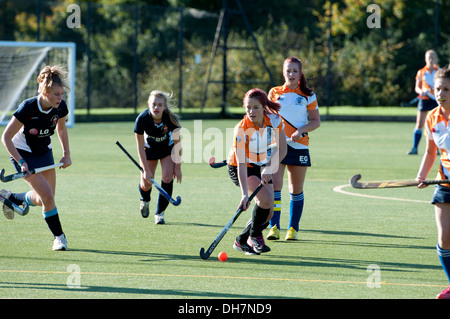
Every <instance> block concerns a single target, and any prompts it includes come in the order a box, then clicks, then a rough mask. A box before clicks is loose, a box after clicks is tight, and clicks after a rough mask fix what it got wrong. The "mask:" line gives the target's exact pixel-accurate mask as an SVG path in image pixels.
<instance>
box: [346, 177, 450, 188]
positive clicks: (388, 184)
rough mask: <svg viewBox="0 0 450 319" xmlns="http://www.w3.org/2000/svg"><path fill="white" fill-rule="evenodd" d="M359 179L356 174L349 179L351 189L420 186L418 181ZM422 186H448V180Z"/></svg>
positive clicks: (428, 182) (435, 181)
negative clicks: (364, 180)
mask: <svg viewBox="0 0 450 319" xmlns="http://www.w3.org/2000/svg"><path fill="white" fill-rule="evenodd" d="M360 179H361V174H356V175H354V176H353V177H352V178H351V179H350V185H352V187H353V188H360V189H375V188H396V187H409V186H417V185H419V184H420V182H418V181H386V182H358V181H359V180H360ZM422 183H423V184H424V185H432V184H450V180H447V179H442V180H428V181H423V182H422Z"/></svg>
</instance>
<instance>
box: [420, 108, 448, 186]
mask: <svg viewBox="0 0 450 319" xmlns="http://www.w3.org/2000/svg"><path fill="white" fill-rule="evenodd" d="M448 124H449V123H448V121H447V119H446V117H445V116H444V115H443V114H442V109H441V107H440V106H437V107H436V108H434V109H433V110H431V111H430V113H429V114H428V116H427V121H426V125H425V129H426V134H427V138H428V139H430V140H433V141H434V143H435V144H436V146H437V147H438V148H439V150H440V153H441V158H440V160H441V165H439V171H438V176H437V178H438V179H450V158H449V154H450V128H449V127H448ZM444 186H446V187H450V185H448V184H444Z"/></svg>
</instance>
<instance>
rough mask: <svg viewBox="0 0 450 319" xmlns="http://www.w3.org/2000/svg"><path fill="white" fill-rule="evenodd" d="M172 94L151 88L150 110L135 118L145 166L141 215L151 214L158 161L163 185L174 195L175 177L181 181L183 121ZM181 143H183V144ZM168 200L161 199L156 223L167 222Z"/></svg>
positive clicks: (161, 197)
mask: <svg viewBox="0 0 450 319" xmlns="http://www.w3.org/2000/svg"><path fill="white" fill-rule="evenodd" d="M169 98H170V96H169V95H168V94H166V93H164V92H161V91H152V92H151V93H150V96H149V98H148V109H146V110H145V111H143V112H142V113H141V114H139V116H138V117H137V119H136V123H135V127H134V133H135V135H136V144H137V150H138V156H139V160H140V163H141V167H142V169H143V173H141V182H140V183H139V193H140V195H141V205H140V210H141V215H142V217H144V218H147V217H148V215H149V204H150V193H151V191H152V183H151V181H150V178H153V177H154V175H155V171H156V167H157V166H158V162H160V163H161V170H162V177H161V179H162V181H161V187H162V188H163V189H164V190H165V191H166V192H167V193H168V194H169V195H172V191H173V179H174V178H176V179H177V182H179V183H181V178H182V174H181V158H180V156H181V149H180V147H179V145H178V146H176V145H177V144H178V143H179V142H180V139H179V129H180V126H181V125H180V122H179V119H178V117H177V116H176V115H175V114H174V113H173V112H172V111H171V110H170V108H169V105H168V104H169V103H168V101H169ZM180 145H181V144H180ZM175 146H176V147H175ZM168 205H169V201H168V200H167V199H166V198H165V197H164V196H162V195H160V196H159V198H158V206H157V210H156V213H155V224H164V223H165V220H164V211H165V210H166V208H167V206H168Z"/></svg>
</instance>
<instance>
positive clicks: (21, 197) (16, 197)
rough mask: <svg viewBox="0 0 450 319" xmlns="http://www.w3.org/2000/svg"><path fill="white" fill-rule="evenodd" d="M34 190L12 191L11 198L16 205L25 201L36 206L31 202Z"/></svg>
mask: <svg viewBox="0 0 450 319" xmlns="http://www.w3.org/2000/svg"><path fill="white" fill-rule="evenodd" d="M32 192H33V191H29V192H25V193H11V196H10V197H9V199H10V200H11V201H12V202H13V203H14V204H16V205H19V206H20V205H22V204H23V203H27V204H28V205H29V206H36V205H34V204H33V203H32V202H31V193H32Z"/></svg>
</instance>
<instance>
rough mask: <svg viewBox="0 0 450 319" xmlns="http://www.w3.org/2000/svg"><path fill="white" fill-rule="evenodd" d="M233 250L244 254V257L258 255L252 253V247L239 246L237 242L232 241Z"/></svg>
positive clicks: (254, 252)
mask: <svg viewBox="0 0 450 319" xmlns="http://www.w3.org/2000/svg"><path fill="white" fill-rule="evenodd" d="M233 248H234V249H236V250H239V251H242V252H244V254H246V255H259V253H257V252H256V251H254V250H253V248H252V247H250V246H249V245H247V244H241V243H239V242H238V241H237V240H235V241H234V244H233Z"/></svg>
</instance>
